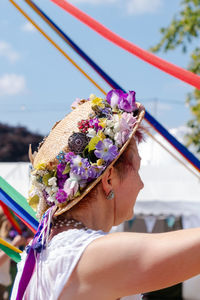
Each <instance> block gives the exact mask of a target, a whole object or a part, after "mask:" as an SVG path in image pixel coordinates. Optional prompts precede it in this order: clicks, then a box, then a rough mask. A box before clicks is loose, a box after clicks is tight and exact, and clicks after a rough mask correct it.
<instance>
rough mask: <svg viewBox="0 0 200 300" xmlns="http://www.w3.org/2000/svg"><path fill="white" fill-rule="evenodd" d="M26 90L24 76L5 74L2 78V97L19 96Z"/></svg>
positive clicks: (0, 93) (0, 86) (0, 90)
mask: <svg viewBox="0 0 200 300" xmlns="http://www.w3.org/2000/svg"><path fill="white" fill-rule="evenodd" d="M25 90H26V82H25V78H24V76H22V75H16V74H4V75H3V76H1V77H0V96H5V95H10V96H11V95H17V94H21V93H22V92H24V91H25Z"/></svg>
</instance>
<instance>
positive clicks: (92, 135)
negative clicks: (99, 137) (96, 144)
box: [86, 128, 97, 138]
mask: <svg viewBox="0 0 200 300" xmlns="http://www.w3.org/2000/svg"><path fill="white" fill-rule="evenodd" d="M96 134H97V133H96V131H95V130H94V128H89V129H88V133H87V134H86V135H87V136H88V137H89V138H93V137H95V136H96Z"/></svg>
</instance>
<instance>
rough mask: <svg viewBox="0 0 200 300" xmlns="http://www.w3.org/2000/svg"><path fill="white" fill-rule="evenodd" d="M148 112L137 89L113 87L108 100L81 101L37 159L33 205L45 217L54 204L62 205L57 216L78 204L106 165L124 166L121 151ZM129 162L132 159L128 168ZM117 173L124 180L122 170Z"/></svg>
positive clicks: (53, 134)
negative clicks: (136, 95) (137, 101)
mask: <svg viewBox="0 0 200 300" xmlns="http://www.w3.org/2000/svg"><path fill="white" fill-rule="evenodd" d="M143 117H144V108H143V107H142V106H141V105H140V104H138V103H136V102H135V93H134V92H129V93H127V94H125V93H124V92H122V91H119V90H113V91H111V92H109V93H108V94H107V97H106V99H102V98H98V97H95V96H94V95H93V96H91V97H90V99H89V100H88V101H81V106H80V105H79V106H78V107H77V108H76V109H75V110H74V111H72V112H71V113H70V114H69V115H67V116H66V117H65V118H64V119H63V120H62V121H60V123H59V124H57V125H56V126H55V127H54V128H53V130H52V131H51V133H50V135H49V136H48V137H47V139H46V140H45V142H44V144H43V145H42V146H41V148H40V149H39V151H38V153H37V154H36V156H35V157H34V159H32V162H33V166H34V170H33V172H32V176H31V178H32V189H31V192H30V198H29V204H30V205H32V206H33V205H35V206H38V212H39V214H40V216H41V214H42V212H44V211H45V210H46V209H47V208H48V207H50V206H52V205H56V206H57V207H58V210H57V211H56V215H59V214H62V213H63V212H65V211H67V210H69V209H71V208H72V207H73V206H74V205H77V203H78V202H79V201H80V200H81V199H82V198H84V197H85V196H86V195H87V194H88V193H89V192H90V191H91V190H92V189H93V188H94V187H95V186H96V185H97V184H98V182H100V181H101V177H102V176H103V175H104V174H106V173H107V170H111V169H112V170H113V172H114V171H115V172H117V170H120V169H122V166H123V161H122V160H123V157H124V156H123V157H121V155H122V154H123V152H124V151H125V149H126V147H127V146H128V144H129V142H130V140H131V138H132V137H133V136H134V135H135V134H136V132H137V130H138V126H139V124H140V122H141V121H142V119H143ZM127 153H128V152H127ZM116 161H118V163H116ZM115 163H116V164H115ZM114 164H115V167H113V165H114ZM130 165H131V163H129V162H128V160H127V163H126V168H128V167H129V166H130ZM118 173H119V174H120V177H119V179H122V177H123V172H118ZM113 174H114V173H113ZM97 188H98V187H97ZM38 202H39V205H38ZM80 205H81V204H80Z"/></svg>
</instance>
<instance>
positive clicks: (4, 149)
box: [0, 123, 43, 162]
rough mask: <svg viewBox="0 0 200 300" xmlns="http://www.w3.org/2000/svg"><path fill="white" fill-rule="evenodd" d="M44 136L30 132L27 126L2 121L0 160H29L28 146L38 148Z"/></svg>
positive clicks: (0, 125)
mask: <svg viewBox="0 0 200 300" xmlns="http://www.w3.org/2000/svg"><path fill="white" fill-rule="evenodd" d="M42 139H43V137H42V136H41V135H39V134H35V133H31V132H29V131H28V130H27V129H26V128H25V127H13V126H8V125H5V124H1V123H0V161H1V162H16V161H29V158H28V148H29V144H32V149H33V150H36V149H37V146H38V144H39V142H41V140H42Z"/></svg>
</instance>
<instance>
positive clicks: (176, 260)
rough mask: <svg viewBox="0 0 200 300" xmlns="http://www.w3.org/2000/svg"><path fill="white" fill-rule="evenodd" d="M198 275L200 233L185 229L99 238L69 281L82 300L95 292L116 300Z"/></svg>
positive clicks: (88, 250)
mask: <svg viewBox="0 0 200 300" xmlns="http://www.w3.org/2000/svg"><path fill="white" fill-rule="evenodd" d="M198 273H200V229H188V230H180V231H174V232H169V233H161V234H141V233H114V234H110V235H108V236H106V237H102V238H99V239H97V240H95V241H94V242H92V243H91V244H90V245H89V246H88V248H87V249H86V251H85V252H84V254H83V256H82V258H81V260H80V262H79V263H78V265H77V268H76V269H75V271H74V274H73V275H72V279H73V280H75V281H78V285H79V292H80V293H81V291H82V292H83V296H84V293H86V294H87V293H88V295H89V294H90V293H91V295H92V293H93V292H94V293H95V290H96V292H97V291H98V294H99V293H100V294H101V293H102V299H103V296H105V295H110V298H109V299H116V298H119V297H123V296H126V295H131V294H137V293H143V292H148V291H153V290H157V289H161V288H164V287H167V286H171V285H174V284H176V283H178V282H182V281H184V280H186V279H188V278H190V277H192V276H195V275H197V274H198ZM94 295H95V294H94ZM99 296H100V295H99ZM88 299H89V298H88Z"/></svg>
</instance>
